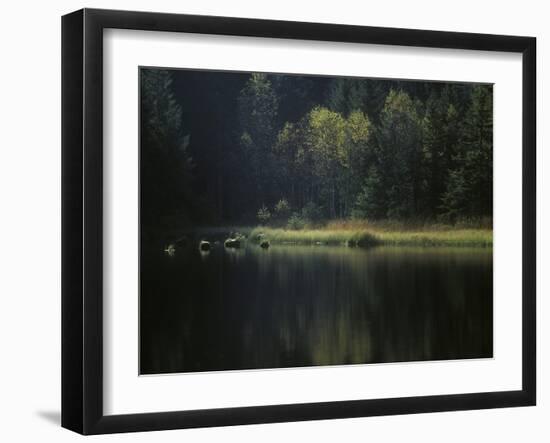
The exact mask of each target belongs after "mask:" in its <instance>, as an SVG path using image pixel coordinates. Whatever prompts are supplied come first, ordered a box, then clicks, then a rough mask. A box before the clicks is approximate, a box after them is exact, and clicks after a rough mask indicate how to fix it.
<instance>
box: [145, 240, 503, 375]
mask: <svg viewBox="0 0 550 443" xmlns="http://www.w3.org/2000/svg"><path fill="white" fill-rule="evenodd" d="M492 263H493V262H492V249H490V248H478V249H469V248H398V247H376V248H372V249H359V248H346V247H333V246H279V245H272V246H271V248H269V249H268V250H263V249H261V248H259V247H258V246H255V245H247V247H246V248H244V249H240V250H228V249H225V248H224V247H223V244H220V245H217V246H215V247H214V248H213V250H212V251H211V252H209V253H201V252H199V250H198V248H191V247H189V248H187V249H185V250H178V251H177V252H176V254H175V255H174V256H169V255H168V254H166V253H163V251H162V250H159V249H158V248H157V249H147V248H142V256H141V293H140V371H141V373H142V374H155V373H170V372H190V371H215V370H229V369H252V368H279V367H298V366H315V365H342V364H363V363H380V362H403V361H416V360H447V359H466V358H484V357H492V353H493V314H492V313H493V264H492Z"/></svg>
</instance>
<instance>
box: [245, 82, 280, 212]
mask: <svg viewBox="0 0 550 443" xmlns="http://www.w3.org/2000/svg"><path fill="white" fill-rule="evenodd" d="M277 110H278V100H277V96H276V95H275V93H274V92H273V88H272V86H271V82H270V81H269V79H268V78H267V75H266V74H252V75H251V76H250V78H249V80H248V82H247V83H246V85H245V87H244V88H243V90H242V91H241V93H240V96H239V115H240V120H241V130H242V133H241V134H242V135H241V146H242V148H243V150H244V155H245V158H246V159H247V162H248V165H247V167H248V172H249V173H250V175H251V178H252V182H253V183H254V185H255V186H257V190H258V192H257V196H258V199H257V203H258V204H265V203H266V201H267V200H269V198H270V196H271V194H272V191H273V189H274V182H275V171H276V165H275V158H274V156H273V154H272V147H273V145H274V144H275V141H276V134H277V131H276V130H277V128H276V126H275V122H276V117H277Z"/></svg>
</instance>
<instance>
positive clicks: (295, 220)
mask: <svg viewBox="0 0 550 443" xmlns="http://www.w3.org/2000/svg"><path fill="white" fill-rule="evenodd" d="M286 227H287V229H293V230H295V231H297V230H300V229H304V228H305V227H306V220H304V218H303V217H302V215H301V214H300V213H298V212H295V213H294V214H292V216H291V217H290V218H289V219H288V223H287V225H286Z"/></svg>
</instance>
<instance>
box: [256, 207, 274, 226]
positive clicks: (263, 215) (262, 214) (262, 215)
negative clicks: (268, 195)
mask: <svg viewBox="0 0 550 443" xmlns="http://www.w3.org/2000/svg"><path fill="white" fill-rule="evenodd" d="M256 217H257V218H258V221H259V222H260V223H261V224H262V225H266V224H268V223H269V220H271V212H269V209H268V208H267V206H265V205H263V206H262V207H261V208H260V209H258V213H257V214H256Z"/></svg>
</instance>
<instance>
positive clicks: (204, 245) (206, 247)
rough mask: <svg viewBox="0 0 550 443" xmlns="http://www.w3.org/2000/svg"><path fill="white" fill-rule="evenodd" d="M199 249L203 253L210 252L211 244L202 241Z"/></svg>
mask: <svg viewBox="0 0 550 443" xmlns="http://www.w3.org/2000/svg"><path fill="white" fill-rule="evenodd" d="M199 249H200V250H201V251H210V242H208V241H206V240H201V242H200V243H199Z"/></svg>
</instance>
